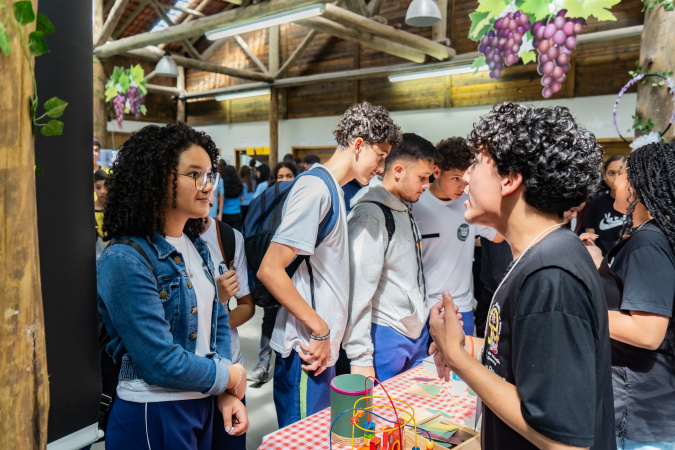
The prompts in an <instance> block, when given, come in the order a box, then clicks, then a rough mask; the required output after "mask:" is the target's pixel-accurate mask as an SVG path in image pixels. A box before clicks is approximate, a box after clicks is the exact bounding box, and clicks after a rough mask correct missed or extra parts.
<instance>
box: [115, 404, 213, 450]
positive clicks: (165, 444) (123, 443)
mask: <svg viewBox="0 0 675 450" xmlns="http://www.w3.org/2000/svg"><path fill="white" fill-rule="evenodd" d="M213 410H214V404H213V397H206V398H201V399H196V400H178V401H173V402H154V403H134V402H127V401H125V400H122V399H121V398H119V397H117V396H115V401H114V403H113V407H112V410H111V412H110V418H109V419H108V428H107V430H106V435H105V448H106V450H118V449H119V450H148V449H153V450H161V449H165V448H170V449H176V450H178V449H181V450H182V449H186V450H187V449H191V450H211V438H212V433H213Z"/></svg>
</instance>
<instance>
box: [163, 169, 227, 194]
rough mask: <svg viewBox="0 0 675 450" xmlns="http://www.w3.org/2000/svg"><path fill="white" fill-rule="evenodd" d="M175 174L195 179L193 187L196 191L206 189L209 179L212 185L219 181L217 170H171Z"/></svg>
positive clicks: (214, 185) (216, 184)
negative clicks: (182, 171)
mask: <svg viewBox="0 0 675 450" xmlns="http://www.w3.org/2000/svg"><path fill="white" fill-rule="evenodd" d="M173 173H174V174H176V175H182V176H184V177H190V178H192V179H193V180H194V181H195V188H196V189H197V190H198V191H203V190H204V189H206V184H207V183H208V182H209V181H210V182H211V185H212V186H213V187H217V186H218V183H220V174H219V173H218V172H216V173H213V172H191V173H178V172H173Z"/></svg>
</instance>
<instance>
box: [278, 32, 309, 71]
mask: <svg viewBox="0 0 675 450" xmlns="http://www.w3.org/2000/svg"><path fill="white" fill-rule="evenodd" d="M317 34H319V32H318V31H316V30H310V31H309V33H308V34H307V36H305V38H304V39H303V40H302V42H301V43H300V45H298V46H297V48H296V49H295V50H293V53H291V56H289V57H288V59H287V60H286V62H285V63H284V64H283V65H282V66H281V68H280V69H279V70H278V71H277V73H275V74H274V79H275V80H277V79H279V78H281V77H283V76H284V74H285V73H286V72H287V71H288V69H290V68H291V66H292V65H293V63H295V60H296V59H298V57H299V56H300V55H301V54H302V52H304V51H305V49H306V48H307V47H308V46H309V44H311V43H312V40H313V39H314V36H316V35H317Z"/></svg>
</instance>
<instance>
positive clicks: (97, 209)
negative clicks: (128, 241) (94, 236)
mask: <svg viewBox="0 0 675 450" xmlns="http://www.w3.org/2000/svg"><path fill="white" fill-rule="evenodd" d="M107 177H108V174H107V173H105V171H104V170H97V171H96V172H94V193H95V194H96V200H94V215H95V217H96V232H97V233H98V235H99V237H100V238H101V239H103V230H102V229H101V227H102V226H103V210H104V209H105V200H106V196H107V195H108V189H106V187H105V180H106V178H107ZM103 242H104V243H107V241H105V240H104V241H103Z"/></svg>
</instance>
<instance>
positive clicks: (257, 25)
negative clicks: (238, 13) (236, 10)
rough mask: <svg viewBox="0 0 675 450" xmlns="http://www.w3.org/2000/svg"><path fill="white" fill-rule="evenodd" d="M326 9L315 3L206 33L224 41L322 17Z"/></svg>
mask: <svg viewBox="0 0 675 450" xmlns="http://www.w3.org/2000/svg"><path fill="white" fill-rule="evenodd" d="M325 9H326V7H325V6H324V5H323V3H315V4H313V5H307V6H303V7H302V8H295V9H291V10H288V11H284V12H280V13H276V14H271V15H269V16H265V17H260V18H258V19H255V20H251V21H249V22H244V23H239V24H236V25H230V26H225V27H220V28H216V29H215V30H210V31H207V32H206V33H204V34H205V35H206V38H207V39H209V40H211V41H215V40H217V39H223V38H226V37H229V36H234V35H235V34H243V33H247V32H249V31H255V30H260V29H263V28H268V27H271V26H274V25H280V24H282V23H287V22H294V21H296V20H301V19H308V18H310V17H315V16H320V15H321V14H323V12H324V10H325Z"/></svg>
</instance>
